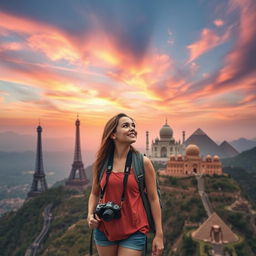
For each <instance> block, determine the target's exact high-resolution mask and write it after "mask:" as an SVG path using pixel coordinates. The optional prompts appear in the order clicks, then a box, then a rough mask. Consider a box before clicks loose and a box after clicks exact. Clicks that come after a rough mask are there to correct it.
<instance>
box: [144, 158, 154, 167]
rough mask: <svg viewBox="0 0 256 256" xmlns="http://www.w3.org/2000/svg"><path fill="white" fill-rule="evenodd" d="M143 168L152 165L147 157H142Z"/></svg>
mask: <svg viewBox="0 0 256 256" xmlns="http://www.w3.org/2000/svg"><path fill="white" fill-rule="evenodd" d="M143 162H144V166H149V165H152V163H151V161H150V159H149V158H148V157H147V156H144V157H143Z"/></svg>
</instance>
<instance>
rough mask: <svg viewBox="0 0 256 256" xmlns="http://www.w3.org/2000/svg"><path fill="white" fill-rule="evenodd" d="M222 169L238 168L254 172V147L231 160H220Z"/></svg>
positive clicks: (255, 150)
mask: <svg viewBox="0 0 256 256" xmlns="http://www.w3.org/2000/svg"><path fill="white" fill-rule="evenodd" d="M221 162H222V164H223V166H224V167H239V168H243V169H244V170H246V171H247V172H256V147H254V148H252V149H250V150H246V151H244V152H242V153H240V154H239V155H237V156H235V157H232V158H225V159H221Z"/></svg>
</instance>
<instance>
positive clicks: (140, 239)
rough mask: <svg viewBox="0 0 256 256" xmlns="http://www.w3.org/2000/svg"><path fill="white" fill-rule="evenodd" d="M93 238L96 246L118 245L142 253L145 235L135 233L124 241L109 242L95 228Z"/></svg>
mask: <svg viewBox="0 0 256 256" xmlns="http://www.w3.org/2000/svg"><path fill="white" fill-rule="evenodd" d="M93 237H94V241H95V243H96V245H99V246H110V245H119V246H121V247H125V248H129V249H133V250H137V251H143V250H144V247H145V243H146V235H145V234H143V233H141V232H139V231H137V232H135V233H133V234H131V235H130V236H129V237H127V238H126V239H122V240H117V241H109V240H108V239H107V237H106V235H105V234H104V233H103V232H102V231H100V230H99V229H97V228H95V229H94V231H93Z"/></svg>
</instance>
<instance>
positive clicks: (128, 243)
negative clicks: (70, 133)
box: [87, 114, 164, 256]
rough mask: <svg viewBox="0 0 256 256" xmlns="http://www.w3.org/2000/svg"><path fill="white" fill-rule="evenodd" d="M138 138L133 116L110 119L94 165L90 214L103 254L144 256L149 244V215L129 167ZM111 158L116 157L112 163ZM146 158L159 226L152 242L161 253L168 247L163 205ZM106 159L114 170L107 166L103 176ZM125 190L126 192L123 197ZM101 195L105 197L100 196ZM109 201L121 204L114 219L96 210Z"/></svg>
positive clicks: (147, 180)
mask: <svg viewBox="0 0 256 256" xmlns="http://www.w3.org/2000/svg"><path fill="white" fill-rule="evenodd" d="M136 139H137V131H136V127H135V122H134V120H133V119H132V118H131V117H129V116H127V115H125V114H118V115H116V116H114V117H113V118H111V119H110V120H109V121H108V122H107V124H106V126H105V129H104V132H103V136H102V141H101V146H100V149H99V151H98V154H97V159H96V162H95V165H94V169H93V181H92V190H91V194H90V197H89V202H88V217H87V221H88V225H89V227H90V228H91V229H94V240H95V243H96V247H97V250H98V253H99V256H140V255H141V253H142V251H143V249H144V246H145V242H146V234H147V233H148V231H149V225H148V221H147V215H146V212H145V209H144V206H143V202H142V199H141V196H140V192H139V187H138V183H137V181H136V178H135V176H134V172H133V169H132V168H130V169H129V166H128V162H129V160H127V159H129V155H131V154H135V152H136V151H135V149H134V148H133V147H132V144H133V143H134V142H136ZM109 159H112V162H111V163H110V164H109V162H108V161H110V160H109ZM143 161H144V169H145V184H146V190H147V194H148V198H149V202H150V206H151V210H152V215H153V219H154V223H155V229H156V233H155V237H154V239H153V243H152V255H154V256H156V255H161V253H162V252H163V248H164V246H163V231H162V219H161V207H160V203H159V199H158V194H157V188H156V173H155V170H154V167H153V165H152V163H151V161H150V160H149V159H148V158H147V157H144V160H143ZM106 162H108V164H107V166H108V168H109V166H112V167H111V168H110V169H111V170H110V173H109V174H107V171H106V170H105V171H104V174H103V176H102V178H101V179H99V170H100V169H101V168H102V166H103V165H104V163H106ZM127 168H128V169H129V170H130V172H129V174H128V175H127V176H128V178H127V185H126V186H125V189H124V176H125V175H126V174H125V172H126V171H125V170H127ZM107 176H108V177H107ZM103 190H104V192H103V193H102V191H103ZM124 190H125V191H124ZM122 194H124V195H125V196H124V199H123V201H122V199H121V195H122ZM100 195H101V196H102V200H100V199H101V198H100ZM99 201H101V202H99ZM107 202H112V203H113V204H117V205H118V206H120V208H121V210H120V212H121V217H120V216H115V217H114V218H113V219H111V220H109V219H107V220H106V219H104V218H103V217H102V216H98V215H100V214H98V215H97V214H95V210H96V211H97V209H98V208H97V209H96V207H97V205H99V203H107ZM111 207H112V206H111ZM111 209H112V208H111ZM104 210H105V208H104ZM114 215H115V214H114ZM117 215H118V214H117Z"/></svg>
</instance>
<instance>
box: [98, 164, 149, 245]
mask: <svg viewBox="0 0 256 256" xmlns="http://www.w3.org/2000/svg"><path fill="white" fill-rule="evenodd" d="M123 179H124V173H123V172H117V173H116V172H111V174H110V176H109V181H108V184H107V188H106V191H105V194H104V196H103V202H104V203H106V202H108V201H111V202H114V203H116V204H118V205H119V206H120V205H121V195H122V193H123ZM105 183H106V172H104V174H103V177H102V179H101V183H100V186H101V188H103V187H104V185H105ZM99 229H100V230H101V231H102V232H104V233H105V235H106V237H107V238H108V240H110V241H115V240H122V239H126V238H127V237H128V236H130V235H131V234H133V233H135V232H137V231H140V232H142V233H144V234H147V233H148V232H149V225H148V221H147V215H146V211H145V208H144V206H143V202H142V199H141V196H140V191H139V186H138V182H137V180H136V178H135V176H134V171H133V169H132V168H131V172H130V174H129V177H128V182H127V186H126V192H125V199H124V202H123V206H122V209H121V217H120V218H119V219H113V220H111V221H108V222H107V221H103V220H102V221H101V222H100V224H99Z"/></svg>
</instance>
